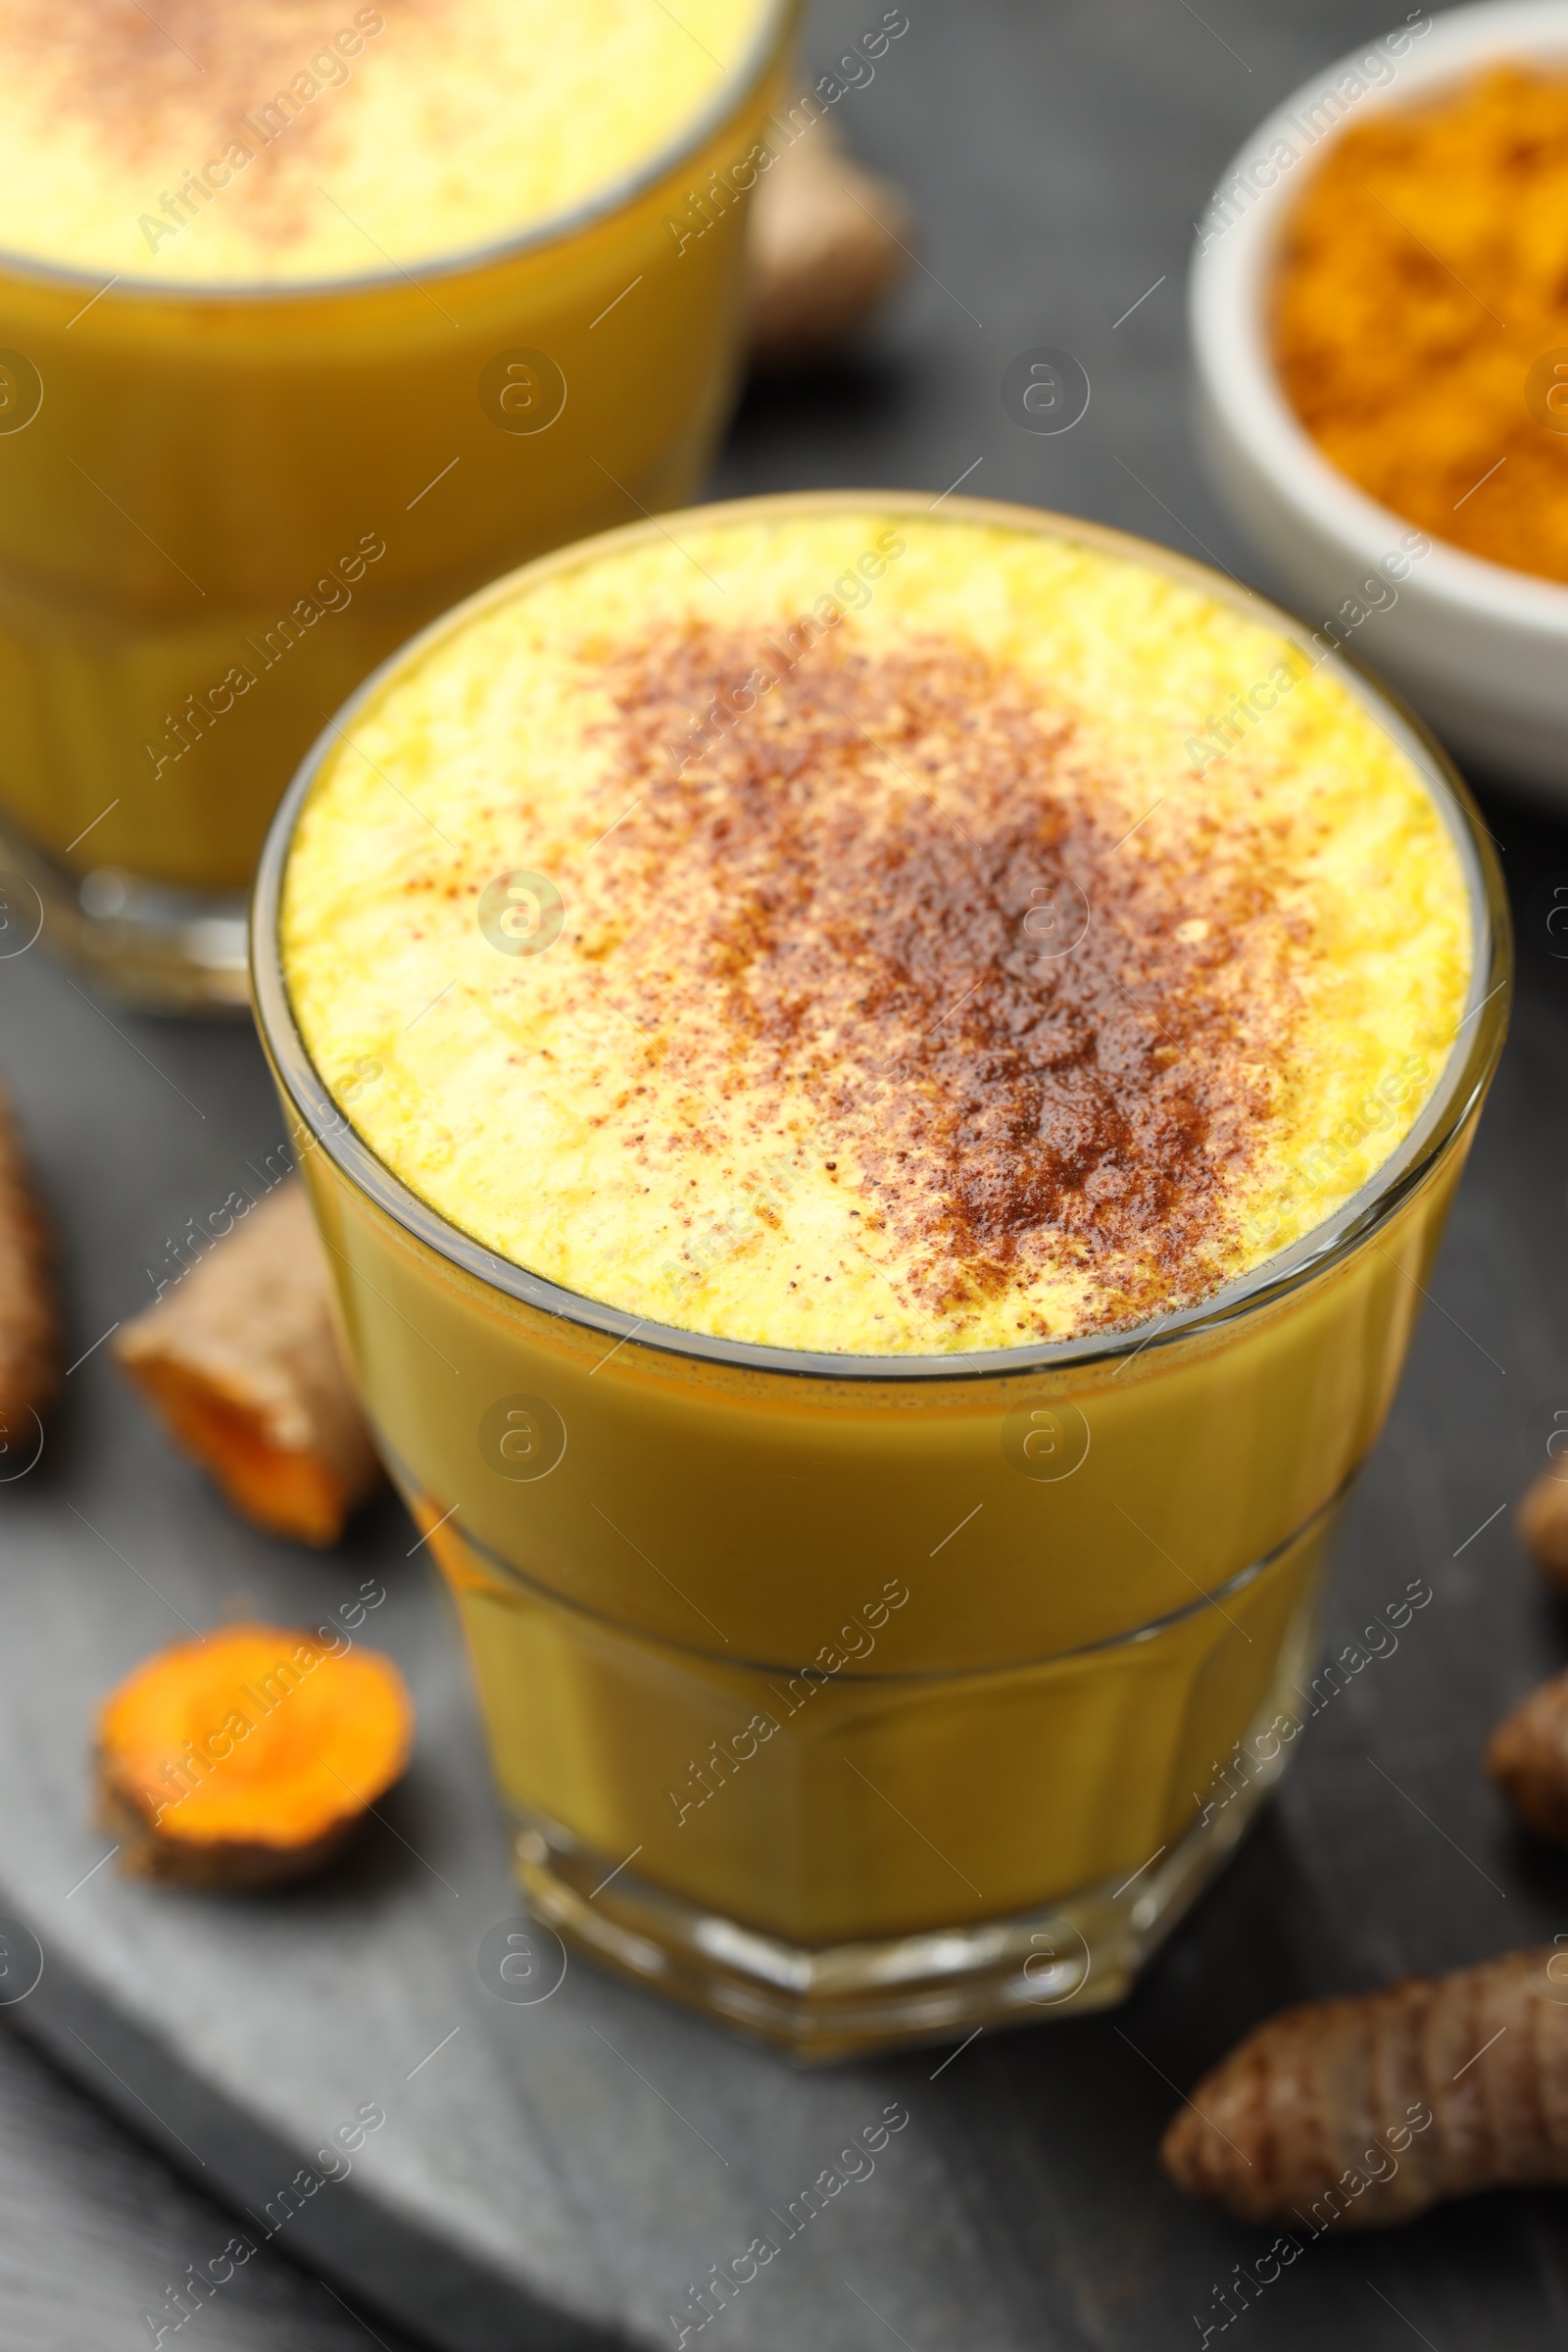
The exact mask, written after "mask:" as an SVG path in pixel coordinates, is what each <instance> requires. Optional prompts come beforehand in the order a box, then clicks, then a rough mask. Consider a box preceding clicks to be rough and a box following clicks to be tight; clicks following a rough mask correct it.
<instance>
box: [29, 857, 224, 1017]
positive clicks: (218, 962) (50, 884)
mask: <svg viewBox="0 0 1568 2352" xmlns="http://www.w3.org/2000/svg"><path fill="white" fill-rule="evenodd" d="M0 899H3V901H4V907H5V922H6V926H7V930H8V932H9V933H14V934H15V935H16V936H15V937H14V938H10V939H8V941H7V945H8V946H9V947H10V949H11V951H12V952H15V951H16V950H17V949H20V948H21V947H22V946H23V945H25V944H26V943H27V939H28V935H29V933H30V936H31V937H34V938H35V937H37V936H38V932H39V929H40V928H41V931H42V936H43V938H44V941H45V943H46V944H47V945H48V946H49V947H50V948H51V949H53V951H54V952H55V954H56V955H58V956H63V957H64V958H65V960H66V961H67V962H68V963H71V964H73V965H74V967H75V968H76V970H77V971H79V972H81V973H82V974H84V975H85V977H86V978H88V979H89V980H91V982H92V983H93V985H94V987H95V988H98V989H100V990H101V991H102V992H103V993H104V994H105V995H106V996H111V997H114V998H116V999H118V1000H119V1002H120V1003H121V1004H123V1005H134V1006H136V1007H138V1008H139V1009H140V1010H142V1011H145V1012H202V1013H230V1014H232V1013H240V1012H247V1011H248V1010H249V1008H250V978H249V971H248V964H247V955H246V942H247V937H248V919H249V901H248V898H247V895H246V894H245V893H244V892H243V891H200V890H180V889H176V888H175V887H173V886H172V884H170V883H167V882H149V881H147V880H145V879H144V878H143V877H141V876H140V875H137V874H132V873H127V872H124V871H123V869H122V868H121V867H119V866H110V865H104V866H94V867H92V868H91V869H90V870H89V871H88V872H86V873H84V874H81V875H79V876H78V875H74V874H70V873H67V872H66V870H65V869H64V867H62V866H60V865H58V864H57V863H56V862H55V860H54V859H53V858H48V857H46V856H45V855H44V854H43V852H42V851H40V850H37V849H34V848H33V847H32V846H31V845H30V843H28V842H27V841H25V838H23V837H22V836H21V835H20V834H19V833H18V831H17V829H16V827H15V826H14V825H7V826H5V827H4V828H0Z"/></svg>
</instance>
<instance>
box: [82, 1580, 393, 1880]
mask: <svg viewBox="0 0 1568 2352" xmlns="http://www.w3.org/2000/svg"><path fill="white" fill-rule="evenodd" d="M413 1730H414V1707H413V1702H412V1700H411V1699H410V1696H409V1692H408V1689H407V1687H406V1685H405V1683H404V1681H403V1677H402V1675H401V1674H400V1673H399V1672H398V1669H397V1668H396V1666H395V1665H394V1664H393V1663H392V1661H391V1660H390V1659H389V1658H386V1657H383V1656H381V1655H380V1654H379V1653H378V1652H376V1651H373V1650H368V1649H364V1648H360V1647H355V1648H353V1649H349V1650H344V1651H335V1650H334V1649H333V1648H332V1647H331V1646H329V1645H328V1644H327V1643H325V1642H321V1641H320V1640H319V1639H318V1637H317V1636H315V1635H313V1634H310V1633H304V1632H301V1631H300V1630H299V1629H297V1628H291V1627H283V1626H270V1625H235V1626H228V1627H223V1628H221V1629H218V1630H216V1631H214V1632H213V1633H211V1634H209V1635H208V1636H207V1637H206V1638H205V1639H198V1640H196V1641H193V1642H174V1643H172V1645H171V1646H170V1647H169V1648H168V1649H163V1650H160V1651H158V1652H157V1654H156V1655H155V1656H153V1657H151V1658H148V1659H147V1660H146V1661H145V1662H144V1663H143V1664H142V1665H140V1666H138V1667H137V1668H136V1669H135V1671H134V1672H133V1673H132V1674H130V1675H129V1676H127V1677H126V1679H125V1681H124V1682H123V1683H122V1684H121V1685H120V1686H119V1688H118V1689H117V1690H115V1691H111V1692H110V1694H109V1696H108V1697H107V1698H106V1699H105V1700H104V1702H103V1705H102V1708H101V1709H100V1712H99V1718H98V1766H99V1790H100V1800H101V1818H102V1819H103V1821H104V1823H105V1826H107V1827H109V1828H111V1829H115V1830H117V1831H119V1832H120V1833H121V1835H122V1839H123V1848H124V1850H123V1862H124V1865H125V1867H126V1868H128V1869H130V1870H132V1871H133V1872H142V1873H145V1874H147V1875H151V1876H155V1877H158V1876H164V1877H176V1878H177V1877H185V1878H194V1879H198V1880H206V1881H209V1882H210V1883H213V1884H221V1883H225V1882H226V1883H233V1884H264V1883H266V1882H268V1881H269V1880H271V1879H280V1878H286V1877H293V1876H298V1875H302V1874H303V1872H305V1871H307V1870H310V1869H314V1868H316V1867H318V1866H319V1863H320V1862H321V1861H323V1860H325V1859H326V1858H327V1857H328V1855H329V1854H330V1853H332V1852H334V1851H335V1850H336V1848H337V1847H338V1845H339V1844H341V1843H342V1841H343V1839H344V1838H346V1837H347V1835H348V1834H349V1833H350V1832H351V1831H352V1830H353V1829H354V1828H356V1827H357V1826H358V1824H359V1823H360V1821H361V1820H362V1819H363V1817H364V1815H365V1813H366V1811H367V1809H368V1807H369V1806H370V1805H372V1804H374V1802H375V1801H376V1799H377V1798H378V1797H380V1796H381V1795H382V1794H383V1792H384V1791H385V1790H386V1789H388V1788H390V1786H391V1785H392V1783H393V1782H394V1781H395V1780H396V1779H397V1778H398V1777H399V1775H400V1774H401V1773H402V1771H403V1769H404V1766H405V1765H406V1763H407V1762H408V1757H409V1750H410V1746H411V1744H412V1740H413Z"/></svg>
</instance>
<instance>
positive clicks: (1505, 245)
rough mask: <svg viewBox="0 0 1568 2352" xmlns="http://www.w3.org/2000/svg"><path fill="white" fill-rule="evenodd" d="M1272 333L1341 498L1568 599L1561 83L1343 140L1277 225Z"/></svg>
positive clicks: (1475, 88) (1517, 90)
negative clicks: (1336, 476)
mask: <svg viewBox="0 0 1568 2352" xmlns="http://www.w3.org/2000/svg"><path fill="white" fill-rule="evenodd" d="M1271 331H1272V341H1273V353H1274V362H1275V366H1276V368H1277V370H1278V374H1279V379H1280V382H1281V385H1282V387H1283V389H1284V392H1285V395H1286V397H1287V399H1288V400H1289V402H1290V404H1291V406H1292V407H1293V408H1294V410H1295V411H1296V414H1297V416H1298V417H1299V419H1300V421H1301V423H1302V424H1303V425H1304V426H1305V428H1306V430H1307V432H1308V433H1310V434H1311V436H1312V438H1313V440H1314V441H1315V442H1316V443H1317V444H1318V446H1319V448H1320V449H1321V450H1322V451H1323V453H1324V455H1325V456H1326V457H1327V458H1329V459H1330V461H1331V462H1332V463H1333V464H1334V465H1335V466H1338V467H1339V468H1340V470H1341V471H1342V472H1343V473H1345V474H1347V475H1348V477H1349V478H1350V480H1351V481H1352V482H1354V483H1356V484H1357V485H1358V486H1359V487H1360V488H1361V489H1362V490H1364V491H1366V492H1367V493H1368V494H1369V495H1370V496H1371V497H1373V498H1375V499H1377V500H1378V501H1379V502H1380V503H1381V504H1382V505H1384V506H1386V507H1391V508H1393V509H1394V510H1395V512H1396V513H1397V514H1400V515H1407V516H1408V517H1409V518H1410V520H1411V521H1412V522H1416V523H1419V524H1421V525H1422V527H1423V528H1424V529H1426V530H1428V531H1430V532H1431V533H1432V534H1433V535H1434V536H1435V537H1438V538H1441V539H1445V540H1447V541H1448V542H1449V543H1450V544H1452V545H1454V546H1457V547H1460V548H1463V549H1466V550H1467V551H1468V552H1469V553H1470V554H1472V555H1476V556H1482V557H1485V558H1487V559H1488V560H1489V561H1490V562H1492V563H1494V564H1506V565H1508V566H1509V567H1510V568H1512V569H1514V570H1517V571H1526V572H1534V573H1536V574H1538V575H1540V576H1541V577H1543V578H1545V579H1551V580H1562V581H1568V72H1561V71H1559V72H1549V71H1544V70H1535V69H1528V70H1527V69H1526V68H1523V67H1520V66H1497V67H1495V68H1491V69H1489V70H1488V71H1486V72H1484V73H1477V74H1475V75H1473V76H1472V77H1471V78H1469V79H1467V80H1465V81H1462V82H1459V83H1456V84H1453V85H1450V86H1448V87H1446V88H1445V89H1443V90H1442V91H1441V92H1439V93H1438V94H1437V95H1436V96H1434V97H1432V98H1430V99H1427V100H1424V101H1423V102H1421V103H1420V104H1416V105H1410V106H1393V107H1390V108H1388V109H1386V110H1383V111H1380V112H1379V113H1377V114H1375V115H1372V116H1370V117H1369V118H1368V119H1367V120H1366V121H1364V122H1358V123H1352V124H1351V125H1350V126H1349V127H1348V128H1347V129H1345V130H1344V131H1342V132H1341V133H1340V135H1339V136H1338V137H1337V138H1336V139H1335V141H1334V143H1333V145H1332V146H1331V148H1330V150H1329V152H1328V154H1327V156H1326V157H1325V159H1324V161H1323V163H1322V164H1321V165H1320V166H1319V168H1318V169H1317V171H1316V172H1314V174H1313V176H1312V178H1311V180H1310V181H1309V182H1308V184H1307V186H1306V188H1305V189H1304V190H1303V192H1302V194H1301V196H1300V197H1299V200H1298V202H1297V204H1296V205H1295V206H1294V208H1293V209H1292V210H1291V212H1290V214H1289V216H1288V219H1287V221H1286V223H1285V227H1284V230H1283V234H1282V237H1281V242H1280V247H1279V252H1278V259H1277V266H1276V275H1275V283H1274V293H1273V316H1272V320H1271ZM1558 362H1560V363H1561V372H1560V373H1555V372H1554V368H1555V367H1556V364H1557V363H1558Z"/></svg>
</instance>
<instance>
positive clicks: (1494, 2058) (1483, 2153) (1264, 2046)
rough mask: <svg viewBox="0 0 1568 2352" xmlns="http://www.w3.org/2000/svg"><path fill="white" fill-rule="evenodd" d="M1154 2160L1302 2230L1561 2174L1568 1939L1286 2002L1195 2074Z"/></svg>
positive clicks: (1194, 2184)
mask: <svg viewBox="0 0 1568 2352" xmlns="http://www.w3.org/2000/svg"><path fill="white" fill-rule="evenodd" d="M1554 1970H1555V1971H1556V1973H1555V1974H1553V1971H1554ZM1160 2161H1161V2163H1162V2164H1163V2165H1164V2167H1165V2170H1166V2172H1167V2173H1169V2175H1170V2177H1171V2179H1172V2180H1174V2181H1175V2182H1176V2184H1177V2186H1178V2187H1179V2188H1184V2189H1186V2190H1187V2192H1188V2194H1189V2195H1191V2196H1195V2197H1208V2198H1212V2199H1213V2200H1215V2201H1216V2202H1217V2203H1219V2204H1221V2205H1223V2206H1224V2207H1225V2208H1226V2210H1227V2211H1228V2212H1230V2213H1232V2214H1234V2215H1235V2217H1236V2219H1237V2220H1238V2221H1242V2222H1283V2223H1286V2224H1289V2223H1290V2222H1291V2221H1292V2219H1293V2217H1294V2218H1295V2219H1296V2220H1297V2221H1299V2222H1300V2223H1302V2224H1303V2225H1304V2226H1305V2227H1306V2228H1307V2229H1310V2230H1312V2231H1313V2233H1314V2234H1318V2233H1319V2232H1321V2230H1323V2229H1327V2228H1329V2227H1330V2226H1331V2225H1333V2226H1337V2227H1338V2228H1341V2229H1383V2228H1385V2227H1386V2226H1387V2225H1388V2224H1390V2223H1393V2222H1407V2221H1410V2220H1412V2219H1413V2218H1414V2216H1415V2215H1416V2214H1418V2213H1424V2212H1425V2211H1426V2209H1427V2207H1428V2206H1429V2205H1436V2204H1438V2203H1439V2202H1440V2201H1442V2200H1443V2199H1444V2198H1446V2197H1468V2196H1473V2195H1475V2194H1476V2193H1477V2192H1478V2191H1480V2190H1481V2189H1485V2188H1497V2187H1502V2186H1504V2185H1507V2184H1512V2185H1515V2186H1519V2187H1525V2186H1532V2185H1535V2186H1542V2185H1548V2184H1550V2183H1552V2182H1556V2181H1568V1954H1564V1953H1561V1952H1554V1951H1551V1950H1543V1951H1526V1952H1510V1953H1508V1954H1507V1955H1506V1956H1505V1957H1504V1958H1502V1959H1500V1960H1490V1961H1488V1962H1487V1963H1486V1964H1485V1966H1483V1967H1480V1968H1461V1969H1457V1970H1455V1971H1454V1973H1453V1974H1452V1975H1451V1976H1446V1977H1406V1978H1405V1979H1404V1980H1403V1981H1402V1982H1401V1983H1399V1984H1397V1985H1389V1986H1388V1987H1387V1988H1386V1990H1384V1991H1382V1992H1369V1993H1363V1994H1362V1995H1360V1996H1359V1997H1358V1998H1356V1999H1353V2000H1333V2001H1309V2002H1307V2003H1305V2004H1304V2005H1303V2006H1302V2007H1300V2008H1298V2009H1286V2010H1283V2011H1282V2012H1281V2013H1280V2015H1279V2016H1278V2017H1272V2018H1269V2019H1268V2020H1267V2021H1266V2022H1265V2023H1264V2024H1263V2025H1261V2026H1258V2027H1257V2028H1256V2029H1255V2030H1254V2031H1253V2032H1252V2033H1250V2034H1248V2036H1247V2038H1246V2039H1245V2040H1244V2041H1242V2042H1241V2043H1239V2044H1238V2046H1237V2047H1236V2048H1235V2049H1234V2050H1233V2051H1232V2052H1231V2054H1230V2056H1229V2057H1228V2058H1226V2059H1224V2060H1222V2062H1221V2063H1220V2065H1218V2066H1217V2067H1216V2068H1215V2069H1214V2070H1213V2072H1212V2073H1211V2074H1208V2075H1205V2076H1204V2078H1203V2080H1202V2082H1200V2083H1199V2085H1198V2087H1197V2089H1196V2090H1195V2091H1194V2092H1193V2095H1192V2098H1191V2099H1190V2100H1189V2102H1188V2104H1187V2105H1186V2106H1185V2107H1184V2108H1183V2109H1182V2110H1181V2112H1180V2114H1179V2115H1177V2116H1176V2117H1175V2119H1174V2121H1173V2122H1172V2123H1171V2125H1170V2127H1169V2129H1168V2130H1167V2131H1166V2133H1165V2137H1164V2141H1163V2143H1162V2145H1161V2148H1160Z"/></svg>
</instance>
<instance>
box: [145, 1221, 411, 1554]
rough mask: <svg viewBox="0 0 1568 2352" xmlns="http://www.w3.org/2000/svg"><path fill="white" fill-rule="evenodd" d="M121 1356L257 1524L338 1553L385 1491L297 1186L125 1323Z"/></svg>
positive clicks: (176, 1433)
mask: <svg viewBox="0 0 1568 2352" xmlns="http://www.w3.org/2000/svg"><path fill="white" fill-rule="evenodd" d="M115 1353H116V1355H117V1357H118V1358H119V1361H120V1363H121V1365H122V1367H123V1370H124V1371H126V1372H127V1373H128V1374H129V1375H130V1378H131V1379H132V1380H133V1381H134V1382H135V1384H136V1386H137V1387H138V1388H139V1389H140V1390H141V1392H142V1394H143V1395H144V1396H145V1397H146V1398H147V1400H148V1402H149V1403H150V1404H151V1405H152V1407H153V1409H154V1410H155V1411H156V1412H157V1413H158V1415H159V1417H160V1418H161V1419H162V1420H163V1422H164V1423H165V1425H166V1426H167V1428H168V1429H169V1432H170V1434H171V1436H172V1438H173V1439H174V1440H175V1442H176V1444H178V1445H179V1446H182V1447H183V1448H184V1450H185V1451H186V1452H187V1453H189V1454H193V1455H194V1456H195V1458H196V1460H197V1461H199V1462H201V1463H202V1464H203V1465H204V1466H205V1467H206V1468H207V1469H208V1470H210V1471H211V1472H212V1475H213V1476H214V1478H216V1479H217V1481H218V1483H219V1485H220V1486H221V1488H222V1490H223V1492H224V1494H225V1495H227V1496H228V1499H229V1501H230V1502H232V1503H233V1504H234V1506H235V1508H236V1509H237V1510H240V1511H243V1512H244V1514H245V1516H246V1517H247V1518H248V1519H254V1520H255V1521H256V1522H257V1524H258V1526H261V1527H265V1528H268V1529H270V1530H271V1531H272V1532H273V1533H274V1534H276V1535H283V1536H297V1537H299V1538H300V1539H301V1540H302V1541H303V1542H305V1543H307V1544H332V1543H335V1542H336V1541H337V1538H338V1537H339V1536H340V1535H341V1533H342V1531H343V1523H344V1520H345V1519H346V1518H347V1516H348V1514H349V1512H350V1511H351V1510H352V1509H353V1508H354V1506H355V1504H356V1503H358V1502H361V1501H363V1500H364V1498H365V1497H366V1496H367V1495H369V1494H370V1493H371V1492H372V1490H373V1489H374V1488H375V1487H376V1486H377V1485H378V1484H379V1482H380V1479H381V1476H382V1471H381V1465H380V1461H379V1459H378V1457H377V1455H376V1451H375V1446H374V1443H373V1441H372V1439H371V1436H370V1431H369V1426H368V1423H367V1421H366V1418H365V1413H364V1409H363V1407H362V1406H361V1404H360V1400H359V1395H358V1392H357V1391H356V1389H355V1386H354V1380H353V1376H352V1374H351V1373H350V1371H349V1368H348V1366H347V1364H346V1363H345V1362H344V1359H343V1352H342V1349H341V1348H340V1347H339V1345H338V1338H337V1331H336V1328H335V1326H334V1324H333V1321H332V1312H331V1306H330V1302H329V1277H328V1274H327V1268H326V1260H325V1256H324V1254H323V1251H322V1249H321V1245H320V1243H319V1241H318V1239H317V1236H316V1229H315V1227H314V1225H313V1224H312V1222H311V1213H310V1208H309V1205H308V1203H307V1201H306V1198H305V1191H304V1187H303V1186H302V1185H301V1184H300V1182H299V1180H298V1179H297V1178H292V1179H290V1181H289V1182H288V1183H286V1184H282V1185H279V1187H278V1188H277V1190H276V1191H275V1192H272V1193H270V1194H269V1195H268V1196H267V1198H266V1199H265V1200H264V1201H261V1202H260V1203H259V1204H258V1205H257V1206H256V1207H255V1208H253V1209H251V1210H250V1211H249V1212H248V1214H247V1215H246V1216H245V1217H244V1219H243V1220H242V1222H240V1223H239V1224H237V1225H236V1226H235V1227H234V1229H233V1231H232V1232H231V1233H229V1234H227V1235H226V1236H225V1237H224V1239H223V1240H222V1241H221V1242H220V1243H219V1244H218V1245H217V1247H216V1249H214V1250H212V1251H210V1253H209V1254H208V1255H207V1256H206V1257H204V1258H203V1259H201V1260H200V1262H199V1263H198V1264H197V1265H196V1266H195V1267H193V1268H192V1270H191V1272H190V1273H188V1274H187V1275H185V1276H184V1277H183V1279H182V1280H181V1281H180V1282H179V1283H178V1284H177V1286H176V1287H175V1288H174V1289H173V1290H172V1292H171V1293H170V1294H169V1296H168V1298H166V1299H159V1300H158V1301H157V1303H156V1304H155V1305H153V1306H150V1307H148V1308H147V1310H146V1312H145V1313H144V1314H140V1315H138V1316H137V1317H136V1319H135V1321H134V1322H133V1323H127V1324H126V1326H125V1328H124V1329H123V1331H122V1332H121V1333H120V1335H119V1337H118V1338H117V1340H116V1342H115Z"/></svg>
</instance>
